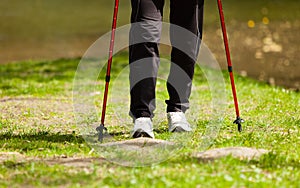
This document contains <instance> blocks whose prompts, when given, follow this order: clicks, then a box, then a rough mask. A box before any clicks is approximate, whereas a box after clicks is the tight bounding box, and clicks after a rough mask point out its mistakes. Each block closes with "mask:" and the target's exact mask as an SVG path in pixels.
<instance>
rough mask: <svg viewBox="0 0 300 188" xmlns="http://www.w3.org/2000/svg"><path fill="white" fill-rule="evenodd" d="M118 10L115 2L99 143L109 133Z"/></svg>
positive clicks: (98, 129) (116, 1) (116, 0)
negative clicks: (106, 120) (111, 82)
mask: <svg viewBox="0 0 300 188" xmlns="http://www.w3.org/2000/svg"><path fill="white" fill-rule="evenodd" d="M118 9H119V0H115V7H114V15H113V21H112V31H111V38H110V46H109V55H108V61H107V69H106V77H105V90H104V97H103V104H102V114H101V124H100V126H99V127H97V128H96V130H97V132H98V133H99V135H98V141H100V142H102V141H103V134H104V132H103V131H105V132H106V131H107V128H106V127H105V126H104V121H105V113H106V104H107V96H108V87H109V81H110V70H111V64H112V58H113V51H114V42H115V33H116V32H115V31H116V27H117V17H118Z"/></svg>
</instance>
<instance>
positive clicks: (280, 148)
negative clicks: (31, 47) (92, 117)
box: [0, 53, 300, 187]
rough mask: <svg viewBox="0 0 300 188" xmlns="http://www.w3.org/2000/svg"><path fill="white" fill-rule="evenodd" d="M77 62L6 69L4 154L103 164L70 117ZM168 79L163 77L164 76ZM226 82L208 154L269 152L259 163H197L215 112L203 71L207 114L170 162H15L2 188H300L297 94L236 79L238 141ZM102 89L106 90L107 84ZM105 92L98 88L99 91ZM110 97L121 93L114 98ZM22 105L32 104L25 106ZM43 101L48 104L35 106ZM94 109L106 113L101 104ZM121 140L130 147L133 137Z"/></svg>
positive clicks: (0, 169) (122, 57)
mask: <svg viewBox="0 0 300 188" xmlns="http://www.w3.org/2000/svg"><path fill="white" fill-rule="evenodd" d="M126 58H127V56H126V53H121V54H119V55H118V57H116V58H114V65H115V66H113V70H112V71H113V74H112V75H113V79H112V80H114V79H116V78H117V77H116V76H114V75H117V73H118V72H119V71H120V70H122V68H123V67H125V66H126V61H127V60H126ZM78 62H79V60H78V59H75V60H66V59H61V60H57V61H45V62H33V61H29V62H20V63H11V64H5V65H1V67H0V78H1V79H0V88H1V98H0V105H1V115H0V148H1V149H0V150H1V151H3V152H6V151H16V152H20V153H21V154H23V155H24V156H26V157H28V158H38V159H53V158H54V159H55V158H57V157H59V156H62V155H64V156H67V157H68V158H72V157H82V158H88V157H99V156H101V154H98V153H95V152H91V148H90V147H89V146H88V144H87V143H86V142H85V141H84V139H83V138H82V137H81V136H80V132H79V130H78V128H77V127H76V126H75V123H74V121H73V120H72V119H73V118H74V117H73V116H72V115H66V114H68V113H71V114H72V112H71V111H72V109H69V106H68V105H69V104H71V102H70V101H71V96H72V83H73V78H74V75H75V71H76V67H77V65H78ZM162 69H164V67H163V66H162ZM208 71H212V70H208ZM102 73H103V71H102V72H101V74H100V77H101V78H103V74H102ZM162 73H164V74H165V71H164V70H163V71H162ZM222 74H223V75H224V78H225V81H226V91H227V93H225V95H226V99H227V101H226V104H227V105H226V115H224V117H223V118H224V122H223V124H222V127H221V130H220V132H219V134H218V136H217V138H216V139H215V141H214V143H213V144H212V145H211V146H210V148H220V147H226V146H246V147H257V148H263V149H267V150H270V151H271V152H270V153H269V154H267V155H264V156H263V157H261V158H260V159H257V160H251V161H244V160H238V159H234V158H232V157H226V158H222V159H219V160H216V161H214V162H201V161H198V160H196V159H194V158H192V157H191V154H192V153H193V152H195V151H197V146H196V145H197V143H199V142H200V141H201V140H200V136H201V135H202V134H203V132H204V131H205V126H206V125H207V123H208V122H209V121H210V116H211V115H212V114H211V112H210V111H209V109H210V100H211V94H210V90H209V89H208V85H207V81H206V79H205V77H204V74H203V71H201V70H200V69H199V68H197V69H196V74H195V80H194V88H195V89H194V91H193V95H192V102H197V103H199V104H202V105H203V106H202V108H201V110H200V112H201V113H202V114H200V115H199V117H195V120H192V121H193V122H194V123H195V124H196V125H197V129H196V132H195V135H194V136H192V138H191V139H190V140H189V141H188V144H190V146H189V147H186V148H182V150H181V151H180V152H178V153H177V155H175V156H173V157H172V158H171V159H169V160H167V161H165V162H163V163H160V164H157V165H153V166H150V167H139V168H130V167H123V166H118V165H116V164H113V163H110V162H108V161H103V162H100V163H97V162H94V163H91V164H90V165H89V166H88V167H85V168H80V167H76V166H73V167H72V166H71V167H70V166H64V165H63V164H61V163H58V164H56V165H49V164H47V163H45V162H43V161H42V160H34V161H30V160H29V161H18V160H13V159H9V160H5V161H4V162H3V163H2V164H1V166H0V187H21V186H30V187H38V186H39V187H58V186H59V187H208V186H211V187H299V186H300V184H299V179H300V149H299V144H300V139H299V138H300V132H299V129H300V109H299V105H300V94H299V92H293V91H289V90H286V89H284V88H281V87H272V86H270V85H268V84H265V83H261V82H257V81H255V80H252V79H249V78H245V77H241V76H238V75H236V76H235V79H236V87H237V90H238V98H239V102H240V110H241V114H242V118H244V119H245V120H246V122H245V123H244V124H243V126H244V131H243V132H242V133H238V132H237V131H236V126H235V125H233V124H232V121H233V120H234V107H233V104H232V98H231V93H230V85H229V81H228V79H227V78H228V76H227V73H226V72H223V73H222ZM120 80H121V81H120ZM118 81H119V82H121V84H122V83H123V84H124V85H125V86H126V84H127V82H128V81H127V80H124V79H123V77H121V78H120V79H119V80H118ZM99 82H100V83H103V82H101V79H100V80H99ZM114 84H115V85H114ZM164 85H165V84H164V82H163V81H161V83H159V84H158V98H164V97H165V96H166V92H165V90H164ZM116 86H118V83H114V82H113V84H112V87H113V88H115V87H116ZM102 88H103V86H102V84H100V86H99V89H102ZM111 95H112V96H114V95H118V93H116V91H115V93H113V92H111ZM200 96H201V98H200ZM48 99H49V100H48ZM60 99H63V101H60ZM99 99H101V98H99ZM57 100H58V101H57ZM22 101H27V102H28V101H31V103H24V106H22V105H23V103H22ZM41 101H46V102H44V103H41V104H40V106H39V105H37V106H34V105H35V104H36V103H39V102H41ZM65 101H67V102H66V104H65ZM55 102H56V103H55ZM98 103H99V104H98ZM54 104H57V106H59V107H64V106H65V105H66V108H63V109H69V110H68V111H66V112H65V111H64V110H61V111H55V108H56V107H57V106H55V105H54ZM60 104H61V105H60ZM52 105H54V106H52ZM96 105H97V106H98V107H99V106H101V104H100V102H96ZM37 107H38V108H37ZM54 107H55V108H54ZM112 108H113V107H110V108H109V109H108V110H109V113H112ZM65 113H66V114H65ZM206 113H207V114H206ZM158 115H159V114H158ZM66 117H67V118H69V119H66ZM158 117H159V116H158ZM35 118H37V119H35ZM68 120H70V121H68ZM109 120H110V119H108V122H109ZM49 121H50V122H49ZM130 123H131V122H128V124H129V125H130ZM110 126H111V127H110V128H109V130H110V132H111V133H114V132H119V131H120V130H119V129H120V128H114V126H113V125H110ZM166 130H167V129H166V121H165V120H162V121H161V122H160V127H157V128H156V133H155V134H156V137H157V138H162V139H167V138H168V134H167V133H165V131H166ZM121 131H123V129H122V130H121ZM118 139H128V134H125V136H124V135H123V136H122V135H121V136H119V138H118Z"/></svg>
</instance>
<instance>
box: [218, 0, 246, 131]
mask: <svg viewBox="0 0 300 188" xmlns="http://www.w3.org/2000/svg"><path fill="white" fill-rule="evenodd" d="M217 1H218V8H219V14H220V21H221V27H222V32H223V39H224V46H225V51H226V58H227V64H228V72H229V76H230V83H231V90H232V95H233V100H234V106H235V112H236V120H235V121H234V122H233V123H235V124H237V125H238V131H240V132H241V131H242V122H244V120H243V119H241V118H240V112H239V105H238V100H237V95H236V89H235V84H234V77H233V72H232V63H231V58H230V52H229V45H228V39H227V32H226V26H225V19H224V14H223V7H222V2H221V0H217Z"/></svg>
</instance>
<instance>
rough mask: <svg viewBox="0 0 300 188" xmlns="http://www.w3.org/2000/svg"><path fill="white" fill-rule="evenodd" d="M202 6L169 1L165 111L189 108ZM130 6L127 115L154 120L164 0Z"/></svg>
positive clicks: (192, 0)
mask: <svg viewBox="0 0 300 188" xmlns="http://www.w3.org/2000/svg"><path fill="white" fill-rule="evenodd" d="M203 4H204V0H186V1H184V0H170V23H171V26H170V40H171V44H172V52H171V62H172V63H171V67H170V73H169V77H168V81H167V89H168V93H169V100H166V103H167V112H176V111H183V112H185V111H186V110H187V109H188V108H189V97H190V93H191V87H192V78H193V75H194V67H195V61H196V58H197V55H198V51H199V46H200V39H201V38H202V25H203ZM131 5H132V14H131V23H132V26H131V30H130V37H129V38H130V47H129V63H130V75H129V76H130V89H131V90H130V95H131V101H130V115H131V116H133V117H134V118H139V117H153V111H154V109H155V85H156V76H157V69H158V67H159V50H158V45H159V40H160V35H161V29H162V25H161V21H162V17H163V7H164V0H131ZM176 26H180V27H176ZM179 28H184V29H186V30H187V31H188V33H191V34H192V36H191V37H187V35H186V34H185V32H182V29H179ZM184 29H183V30H184ZM178 45H179V46H182V47H177V46H178ZM182 49H184V51H183V50H182Z"/></svg>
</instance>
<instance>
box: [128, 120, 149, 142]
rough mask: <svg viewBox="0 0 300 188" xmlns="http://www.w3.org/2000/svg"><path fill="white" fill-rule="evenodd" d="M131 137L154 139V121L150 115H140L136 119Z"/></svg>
mask: <svg viewBox="0 0 300 188" xmlns="http://www.w3.org/2000/svg"><path fill="white" fill-rule="evenodd" d="M131 137H133V138H139V137H148V138H153V139H154V133H153V125H152V121H151V119H150V118H148V117H140V118H137V119H135V121H134V127H133V130H132V133H131Z"/></svg>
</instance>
